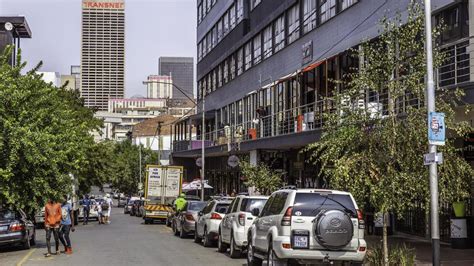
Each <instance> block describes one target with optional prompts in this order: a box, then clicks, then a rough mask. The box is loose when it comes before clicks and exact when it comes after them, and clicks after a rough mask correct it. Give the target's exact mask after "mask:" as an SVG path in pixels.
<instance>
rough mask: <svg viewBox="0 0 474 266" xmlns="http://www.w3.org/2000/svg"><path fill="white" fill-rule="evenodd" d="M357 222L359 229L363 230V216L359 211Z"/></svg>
mask: <svg viewBox="0 0 474 266" xmlns="http://www.w3.org/2000/svg"><path fill="white" fill-rule="evenodd" d="M357 220H359V229H365V222H364V215H363V214H362V211H361V210H357Z"/></svg>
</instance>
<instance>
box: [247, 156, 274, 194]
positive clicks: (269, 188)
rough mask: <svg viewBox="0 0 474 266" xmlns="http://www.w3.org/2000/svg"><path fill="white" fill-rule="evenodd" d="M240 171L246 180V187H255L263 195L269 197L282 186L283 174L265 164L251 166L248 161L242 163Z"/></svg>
mask: <svg viewBox="0 0 474 266" xmlns="http://www.w3.org/2000/svg"><path fill="white" fill-rule="evenodd" d="M240 169H241V170H242V175H243V176H244V177H245V178H246V181H245V185H246V186H248V187H255V189H256V190H257V191H258V192H259V193H261V194H262V195H269V194H270V193H272V192H273V191H275V190H277V189H278V188H280V187H281V185H282V174H280V173H277V172H275V171H273V170H271V169H270V167H268V166H267V165H266V164H264V163H259V164H257V165H251V164H250V163H249V162H248V161H241V162H240Z"/></svg>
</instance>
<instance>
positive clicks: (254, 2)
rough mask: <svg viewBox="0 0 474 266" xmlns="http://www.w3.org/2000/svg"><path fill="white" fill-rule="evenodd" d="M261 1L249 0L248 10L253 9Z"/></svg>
mask: <svg viewBox="0 0 474 266" xmlns="http://www.w3.org/2000/svg"><path fill="white" fill-rule="evenodd" d="M261 2H262V0H250V10H253V9H254V8H255V7H256V6H258V5H259V4H260V3H261Z"/></svg>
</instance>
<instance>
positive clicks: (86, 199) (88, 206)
mask: <svg viewBox="0 0 474 266" xmlns="http://www.w3.org/2000/svg"><path fill="white" fill-rule="evenodd" d="M82 208H83V209H82V210H83V214H84V221H83V223H82V224H83V225H86V224H87V223H88V222H89V213H90V211H91V200H90V199H89V195H85V196H84V199H83V200H82Z"/></svg>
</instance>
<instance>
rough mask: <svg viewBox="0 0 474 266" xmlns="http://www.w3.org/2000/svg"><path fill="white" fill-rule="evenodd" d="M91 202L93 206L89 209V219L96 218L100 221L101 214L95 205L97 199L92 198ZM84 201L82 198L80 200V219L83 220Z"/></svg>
mask: <svg viewBox="0 0 474 266" xmlns="http://www.w3.org/2000/svg"><path fill="white" fill-rule="evenodd" d="M90 202H91V205H90V206H91V207H90V210H89V221H91V220H96V221H98V220H99V214H98V213H97V210H96V209H95V205H96V200H95V199H91V200H90ZM82 204H83V202H82V200H80V201H79V206H80V207H79V216H78V219H79V220H80V221H83V220H84V208H83V205H82Z"/></svg>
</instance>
